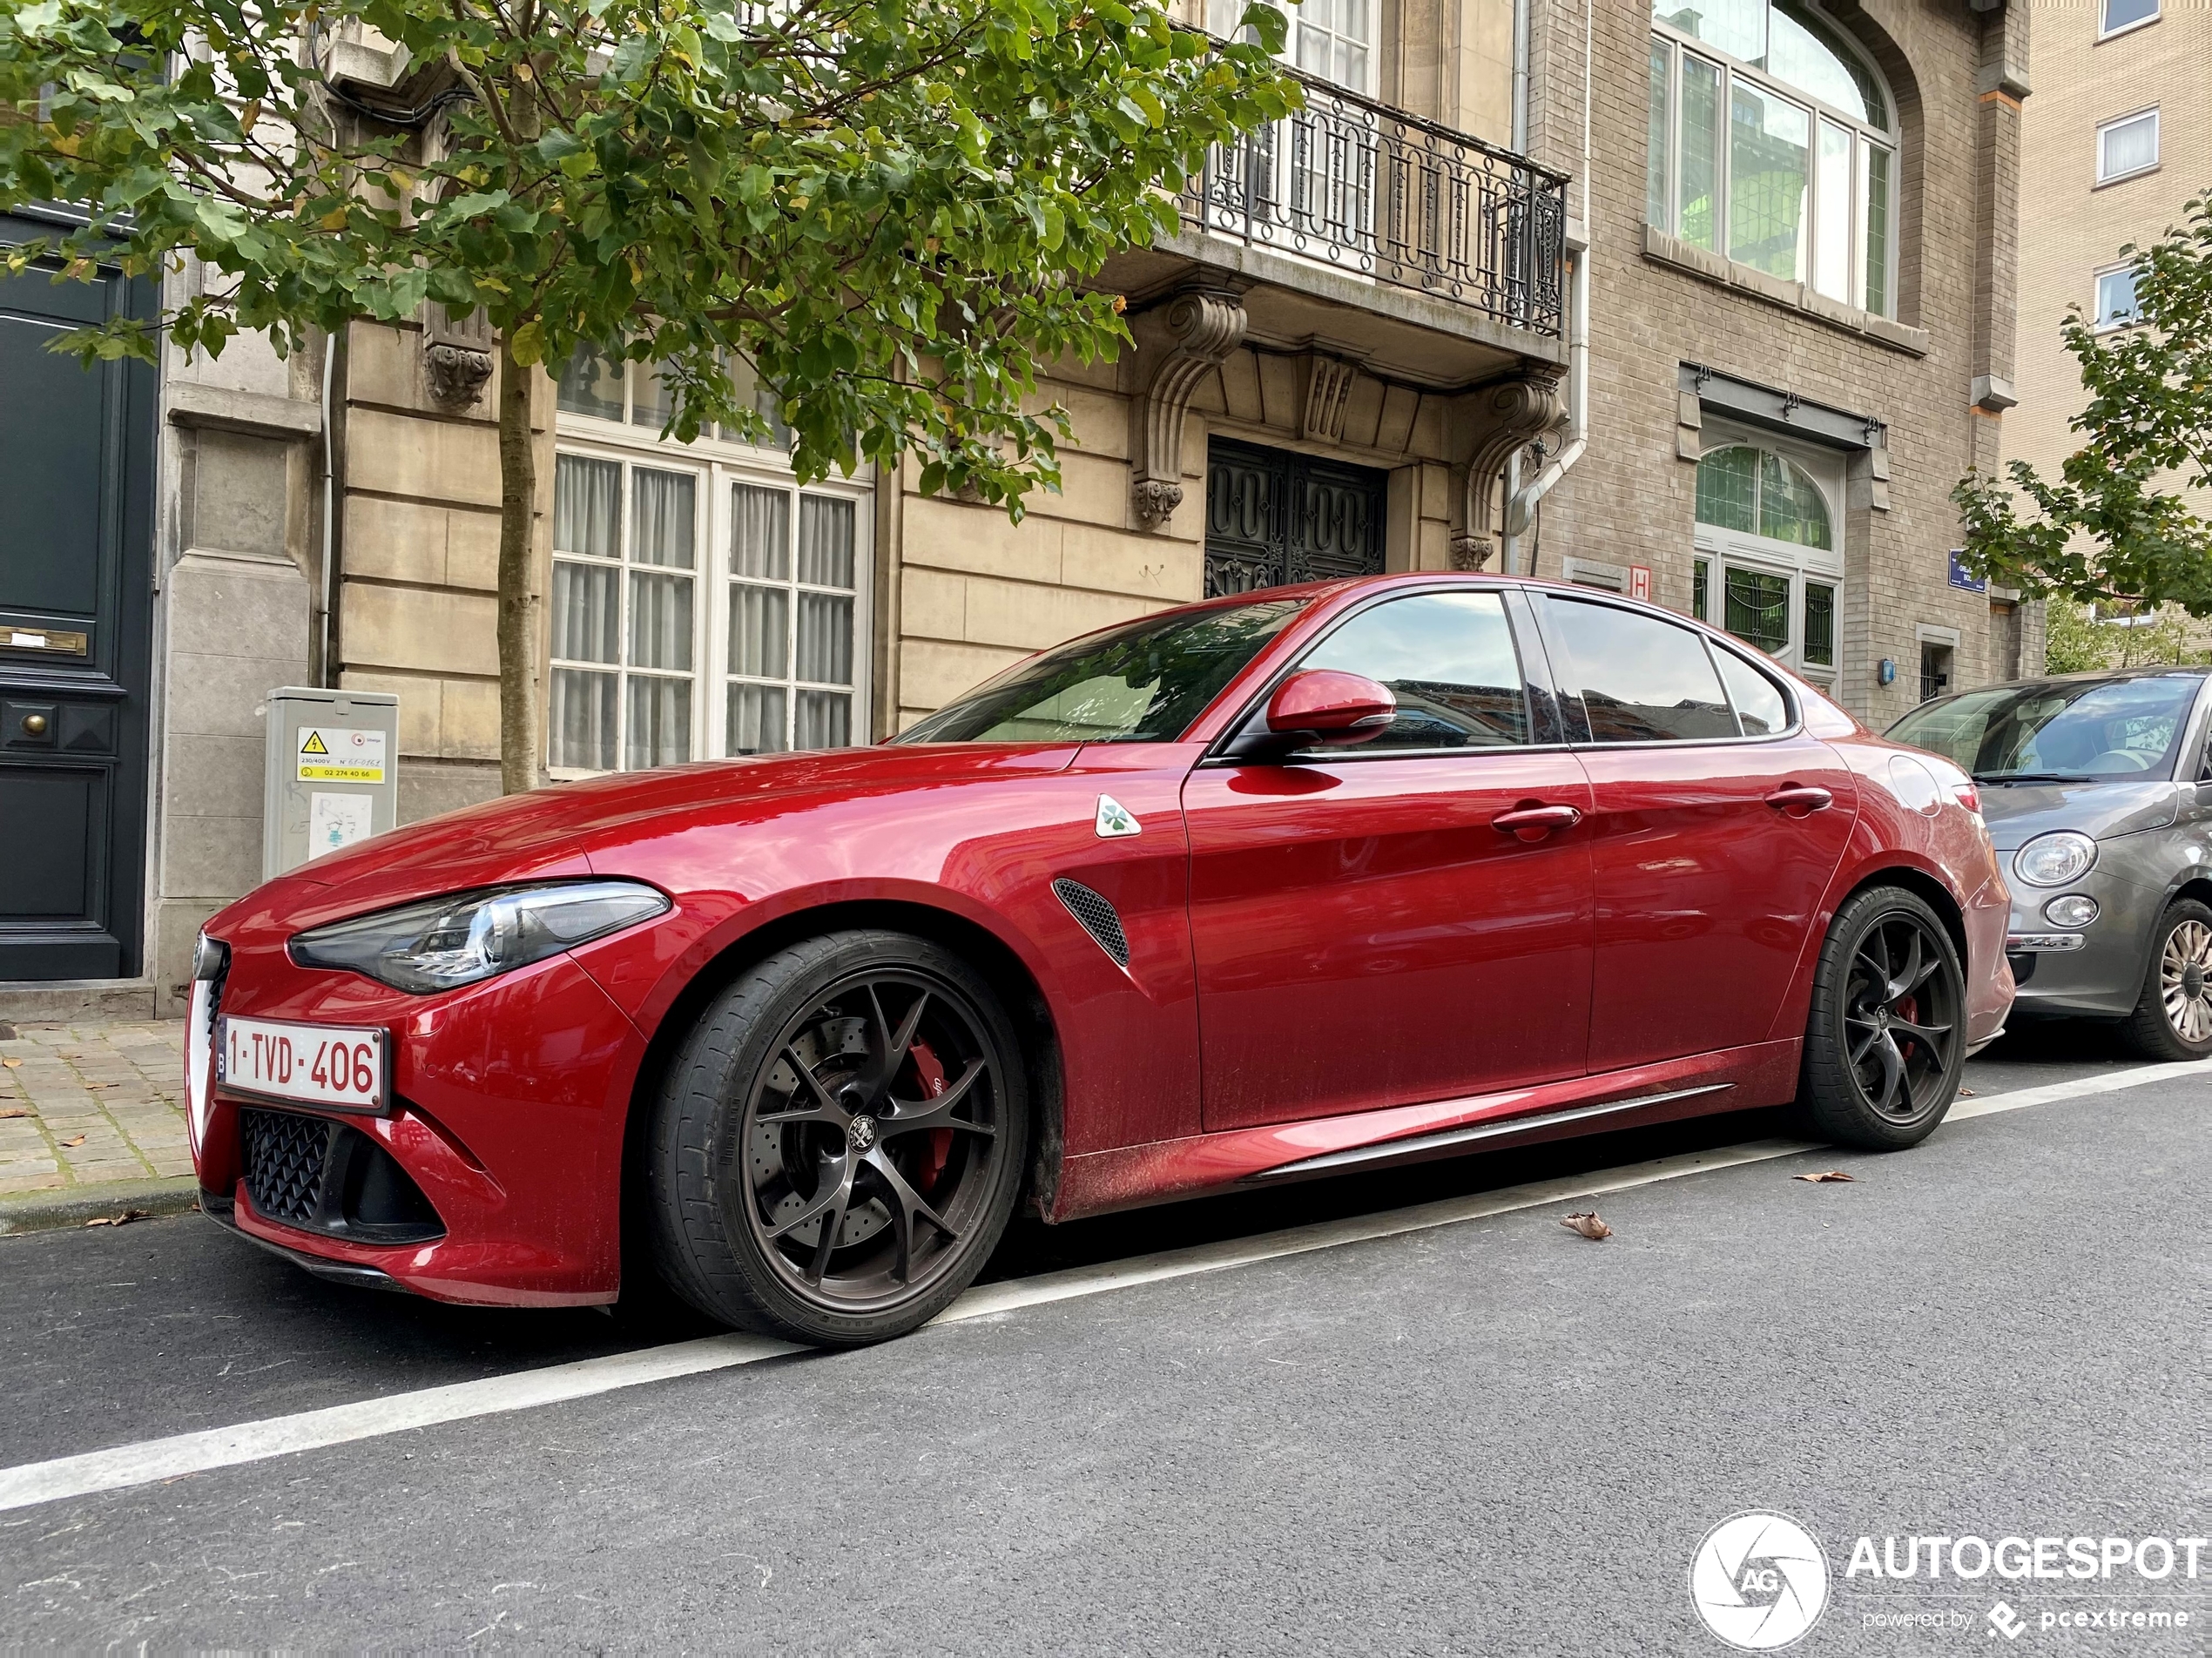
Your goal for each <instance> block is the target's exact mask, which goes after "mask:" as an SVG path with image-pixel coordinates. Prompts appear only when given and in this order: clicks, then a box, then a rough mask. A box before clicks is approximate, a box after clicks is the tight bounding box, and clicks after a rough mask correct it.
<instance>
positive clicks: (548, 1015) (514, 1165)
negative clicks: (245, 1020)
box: [187, 929, 645, 1307]
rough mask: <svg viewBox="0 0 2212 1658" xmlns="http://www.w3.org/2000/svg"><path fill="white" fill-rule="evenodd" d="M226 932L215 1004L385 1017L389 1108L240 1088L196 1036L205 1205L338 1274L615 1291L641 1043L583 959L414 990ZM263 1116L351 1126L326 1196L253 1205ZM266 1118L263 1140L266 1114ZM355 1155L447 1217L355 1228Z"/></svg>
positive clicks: (606, 1297)
mask: <svg viewBox="0 0 2212 1658" xmlns="http://www.w3.org/2000/svg"><path fill="white" fill-rule="evenodd" d="M227 942H228V943H229V944H230V946H231V960H230V966H229V968H228V970H227V972H226V974H225V977H224V979H223V981H221V986H220V1001H219V1009H217V1008H209V1009H208V1010H207V1012H208V1013H209V1014H212V1013H214V1012H216V1011H219V1012H221V1013H223V1014H250V1015H253V1016H255V1017H259V1018H267V1019H280V1020H296V1021H304V1022H307V1023H328V1024H342V1025H354V1026H361V1025H371V1026H381V1027H382V1028H385V1029H387V1030H388V1031H389V1032H390V1033H391V1038H392V1041H391V1051H392V1067H393V1070H392V1079H391V1081H392V1093H393V1095H394V1104H393V1108H392V1109H391V1110H390V1111H389V1112H388V1114H386V1115H375V1116H372V1115H356V1114H351V1113H341V1112H327V1113H326V1112H320V1111H318V1110H316V1109H314V1108H312V1107H305V1106H302V1107H298V1108H289V1107H277V1106H273V1105H272V1104H271V1103H270V1102H266V1101H247V1100H244V1099H241V1098H239V1097H234V1096H233V1095H228V1094H227V1093H226V1092H225V1091H224V1089H223V1088H221V1087H220V1086H219V1085H218V1084H217V1083H216V1082H215V1081H214V1077H213V1073H212V1056H210V1055H208V1054H207V1052H206V1044H204V1043H196V1044H195V1045H194V1052H193V1057H192V1061H189V1062H188V1068H196V1069H197V1071H198V1074H197V1075H189V1076H188V1078H187V1084H188V1091H189V1094H190V1097H191V1100H192V1128H193V1161H194V1164H195V1166H196V1168H197V1169H198V1171H199V1183H200V1187H201V1189H202V1190H203V1192H205V1193H206V1194H208V1201H207V1202H206V1203H205V1204H204V1205H203V1207H206V1209H207V1210H208V1212H209V1213H210V1214H211V1215H212V1216H214V1217H215V1218H217V1219H218V1220H220V1221H222V1222H223V1223H225V1224H227V1225H229V1226H231V1227H232V1228H233V1229H234V1230H237V1231H239V1232H240V1233H242V1234H244V1235H245V1236H246V1237H249V1238H251V1239H253V1241H254V1242H256V1243H258V1244H263V1245H265V1246H266V1247H269V1248H271V1249H273V1250H277V1251H278V1252H280V1253H281V1254H284V1255H286V1256H287V1257H291V1258H293V1259H294V1260H295V1261H299V1262H300V1263H301V1264H309V1263H312V1264H313V1265H312V1266H311V1268H310V1270H315V1271H317V1272H319V1273H320V1274H321V1275H322V1276H324V1277H333V1278H336V1279H339V1280H341V1281H342V1282H347V1283H354V1284H374V1285H376V1286H377V1287H381V1288H397V1289H405V1290H410V1291H415V1292H416V1293H418V1294H421V1295H425V1296H428V1297H432V1298H434V1299H436V1300H441V1301H455V1302H465V1303H473V1304H489V1305H501V1306H533V1307H556V1306H577V1305H586V1304H594V1303H602V1302H608V1301H611V1300H613V1299H614V1298H615V1297H616V1295H617V1291H619V1289H620V1287H621V1258H622V1251H621V1204H620V1188H621V1175H622V1149H623V1134H624V1123H625V1122H626V1120H627V1118H628V1115H629V1109H630V1103H631V1097H632V1094H633V1091H634V1088H635V1086H636V1082H637V1072H638V1068H639V1067H640V1065H641V1064H642V1063H643V1061H644V1049H645V1043H644V1039H643V1038H642V1037H641V1036H640V1035H638V1032H637V1028H636V1026H635V1025H633V1024H632V1023H631V1021H630V1019H629V1018H628V1017H627V1016H626V1015H624V1013H623V1012H622V1011H621V1009H620V1008H617V1006H616V1005H615V1004H614V1002H613V1001H610V999H609V997H608V996H607V994H606V993H605V992H604V990H602V989H601V988H600V987H599V985H598V983H597V981H595V980H594V979H593V978H592V976H591V974H590V973H589V972H588V971H586V969H585V967H584V966H583V964H582V963H581V962H580V961H579V960H577V959H576V958H575V957H574V956H572V955H559V956H554V957H551V958H550V959H549V960H543V961H540V962H536V963H535V964H533V965H532V966H530V967H524V968H522V969H519V970H518V971H516V972H514V973H510V974H502V976H500V977H498V978H495V979H489V980H486V981H483V982H482V983H481V984H476V985H471V986H468V987H463V988H462V989H459V990H455V991H449V992H447V993H445V994H441V995H436V996H414V995H408V994H405V993H403V992H400V991H396V990H392V989H389V988H388V987H385V986H382V985H379V984H376V983H374V982H373V981H370V980H368V979H365V978H363V977H361V976H360V975H359V974H352V973H344V972H329V971H322V970H310V969H306V968H301V967H295V966H294V965H293V963H292V961H291V960H290V959H289V957H288V956H287V954H285V951H284V947H283V939H282V937H281V936H280V935H278V934H277V933H276V932H275V931H274V929H272V930H271V931H270V932H269V933H266V934H260V935H257V934H256V933H253V932H248V933H246V934H245V935H243V936H237V937H233V938H232V939H230V940H227ZM249 1111H251V1112H261V1113H267V1112H272V1111H273V1112H276V1113H279V1114H280V1121H286V1122H293V1123H295V1124H297V1125H300V1126H302V1127H304V1126H305V1125H306V1124H307V1123H317V1124H319V1123H321V1122H340V1123H342V1124H343V1125H344V1128H345V1129H347V1130H349V1131H351V1132H350V1133H341V1134H339V1135H334V1136H330V1137H329V1141H328V1144H329V1147H330V1151H329V1157H330V1159H331V1160H332V1161H331V1163H328V1164H326V1165H324V1172H323V1174H322V1175H321V1176H320V1179H321V1180H322V1181H323V1182H324V1183H325V1184H327V1185H329V1186H330V1191H329V1195H328V1196H327V1198H320V1199H318V1198H315V1197H310V1198H307V1199H304V1200H303V1199H301V1198H300V1193H299V1190H298V1188H297V1187H296V1186H295V1187H294V1188H293V1190H290V1191H288V1192H287V1193H286V1194H285V1197H286V1198H287V1199H288V1200H289V1201H281V1202H270V1203H257V1202H256V1195H255V1193H254V1191H253V1189H252V1183H251V1182H250V1181H249V1180H248V1178H247V1174H248V1169H247V1162H246V1152H245V1148H244V1145H243V1143H242V1140H243V1132H244V1128H245V1114H246V1113H247V1112H249ZM256 1126H257V1130H258V1131H262V1132H266V1130H267V1129H268V1127H269V1123H268V1121H267V1120H266V1119H264V1120H263V1121H262V1122H260V1123H259V1124H257V1125H256ZM364 1146H366V1147H368V1148H373V1150H364V1149H363V1148H364ZM341 1147H347V1148H350V1149H351V1151H352V1153H353V1154H356V1156H355V1160H356V1161H357V1162H362V1161H366V1162H370V1163H374V1161H376V1155H375V1154H380V1153H381V1155H382V1156H386V1157H388V1158H389V1159H390V1160H391V1162H392V1163H395V1164H396V1165H397V1167H398V1169H400V1170H401V1171H402V1172H403V1173H404V1176H405V1177H406V1180H407V1181H408V1182H411V1183H413V1185H414V1187H415V1188H416V1189H418V1190H419V1191H420V1193H421V1197H422V1198H423V1199H425V1200H427V1202H428V1205H429V1207H430V1208H431V1209H432V1210H435V1221H431V1222H428V1223H423V1224H419V1225H416V1226H414V1227H412V1228H407V1227H402V1228H398V1229H387V1230H385V1231H384V1233H383V1234H382V1235H381V1236H380V1234H379V1229H378V1228H377V1227H376V1226H374V1225H367V1226H364V1225H360V1224H354V1223H349V1220H348V1218H347V1212H348V1211H347V1209H346V1206H345V1204H344V1203H342V1202H341V1198H342V1193H341V1191H340V1190H339V1189H338V1188H339V1186H340V1185H342V1184H343V1181H342V1177H341V1176H340V1175H339V1174H337V1173H336V1172H334V1163H335V1162H336V1160H337V1159H338V1158H339V1157H340V1156H341ZM265 1177H266V1176H265ZM302 1178H303V1179H306V1178H316V1176H302ZM333 1183H335V1184H333ZM264 1196H265V1197H266V1196H270V1194H264ZM266 1210H277V1211H278V1212H279V1213H281V1214H284V1215H286V1216H287V1217H289V1218H287V1219H280V1218H277V1217H276V1216H275V1215H273V1214H272V1213H269V1212H265V1211H266ZM395 1235H396V1236H398V1237H400V1239H401V1241H391V1239H392V1238H393V1237H394V1236H395Z"/></svg>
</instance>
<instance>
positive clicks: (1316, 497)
mask: <svg viewBox="0 0 2212 1658" xmlns="http://www.w3.org/2000/svg"><path fill="white" fill-rule="evenodd" d="M1388 477H1389V475H1388V474H1387V473H1384V472H1378V471H1376V470H1375V469H1374V468H1372V467H1359V466H1347V465H1345V463H1344V462H1340V461H1324V460H1318V459H1317V458H1315V457H1314V456H1312V455H1296V454H1293V453H1291V451H1290V450H1288V449H1269V448H1261V447H1260V446H1259V445H1258V444H1255V443H1238V442H1236V441H1233V440H1231V439H1229V438H1221V437H1217V438H1215V439H1213V440H1211V441H1210V442H1209V443H1208V444H1207V446H1206V596H1207V597H1208V598H1210V599H1211V598H1219V597H1221V596H1224V594H1230V593H1249V592H1251V590H1253V589H1255V588H1261V587H1283V586H1286V585H1288V584H1289V583H1294V582H1318V581H1325V580H1327V579H1328V578H1330V577H1331V576H1379V575H1380V574H1381V573H1382V568H1383V511H1384V508H1383V499H1384V491H1385V488H1386V480H1387V479H1388Z"/></svg>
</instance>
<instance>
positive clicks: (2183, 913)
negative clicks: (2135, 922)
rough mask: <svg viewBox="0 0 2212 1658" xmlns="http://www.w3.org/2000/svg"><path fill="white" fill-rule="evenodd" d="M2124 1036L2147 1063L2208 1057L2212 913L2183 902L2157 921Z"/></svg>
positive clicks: (2210, 1047) (2211, 1046)
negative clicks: (2138, 997) (2146, 963)
mask: <svg viewBox="0 0 2212 1658" xmlns="http://www.w3.org/2000/svg"><path fill="white" fill-rule="evenodd" d="M2128 1036H2129V1037H2130V1039H2131V1040H2132V1041H2133V1042H2134V1046H2135V1048H2137V1049H2138V1050H2139V1051H2140V1052H2141V1053H2142V1054H2144V1055H2146V1056H2148V1057H2149V1058H2151V1059H2164V1060H2181V1059H2202V1058H2204V1057H2205V1056H2206V1055H2212V909H2208V908H2206V907H2205V906H2203V905H2202V904H2200V903H2198V902H2197V901H2196V900H2195V899H2183V900H2181V902H2179V903H2177V904H2175V905H2174V906H2173V907H2171V908H2169V909H2168V911H2167V912H2166V913H2165V914H2164V915H2163V916H2161V918H2160V920H2159V924H2158V931H2157V932H2156V933H2154V934H2153V935H2152V938H2151V957H2150V967H2149V969H2148V972H2146V973H2145V974H2144V975H2143V988H2142V995H2141V999H2140V1000H2139V1001H2137V1002H2136V1004H2135V1011H2134V1014H2133V1015H2132V1016H2131V1017H2130V1018H2129V1019H2128Z"/></svg>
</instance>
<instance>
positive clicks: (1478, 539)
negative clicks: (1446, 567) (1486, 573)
mask: <svg viewBox="0 0 2212 1658" xmlns="http://www.w3.org/2000/svg"><path fill="white" fill-rule="evenodd" d="M1493 551H1494V549H1493V548H1492V546H1491V544H1490V540H1489V537H1488V536H1470V535H1468V534H1467V533H1466V532H1465V531H1464V530H1462V531H1460V533H1459V534H1457V535H1455V536H1453V537H1452V568H1453V570H1461V571H1464V572H1466V573H1467V574H1468V575H1473V574H1474V572H1475V571H1477V570H1480V569H1481V568H1482V567H1483V566H1484V565H1486V564H1487V563H1489V562H1490V555H1491V553H1492V552H1493Z"/></svg>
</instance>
